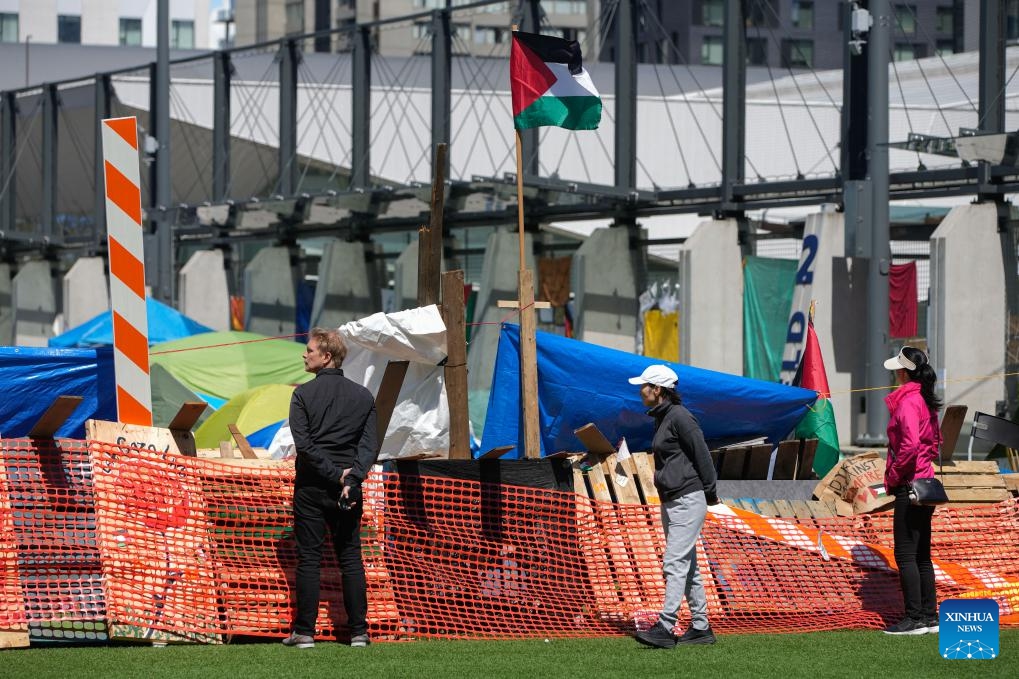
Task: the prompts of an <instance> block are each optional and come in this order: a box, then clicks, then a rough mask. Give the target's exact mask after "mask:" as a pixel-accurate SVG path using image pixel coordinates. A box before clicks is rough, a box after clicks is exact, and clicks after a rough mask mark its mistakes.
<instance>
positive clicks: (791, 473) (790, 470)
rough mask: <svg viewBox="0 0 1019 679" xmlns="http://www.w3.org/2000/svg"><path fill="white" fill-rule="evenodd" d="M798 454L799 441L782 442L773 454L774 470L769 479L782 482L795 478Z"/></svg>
mask: <svg viewBox="0 0 1019 679" xmlns="http://www.w3.org/2000/svg"><path fill="white" fill-rule="evenodd" d="M799 454H800V442H799V441H782V442H781V443H779V444H778V452H777V453H776V454H775V469H774V470H773V471H772V474H771V478H772V479H774V480H779V481H784V480H791V479H794V478H796V458H797V457H799Z"/></svg>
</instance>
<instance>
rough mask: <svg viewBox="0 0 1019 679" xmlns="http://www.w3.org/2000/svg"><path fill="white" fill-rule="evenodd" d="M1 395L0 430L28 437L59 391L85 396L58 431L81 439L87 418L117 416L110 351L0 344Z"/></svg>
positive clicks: (62, 394) (83, 435)
mask: <svg viewBox="0 0 1019 679" xmlns="http://www.w3.org/2000/svg"><path fill="white" fill-rule="evenodd" d="M0 371H2V374H3V376H4V378H3V379H4V397H3V398H2V399H0V435H2V436H3V438H20V437H23V436H27V435H28V432H29V430H31V429H32V426H33V425H34V424H35V423H36V421H38V419H39V418H40V417H42V415H43V413H45V412H46V409H47V408H49V407H50V405H51V404H52V403H53V401H54V400H55V399H56V398H57V397H58V396H65V395H66V396H82V397H84V399H85V400H84V401H82V403H81V405H79V406H78V408H77V409H76V410H75V411H74V413H72V414H71V417H70V418H69V419H68V420H67V422H65V423H64V426H62V427H61V428H60V429H59V430H58V431H57V434H56V435H57V436H59V437H67V438H77V439H83V438H85V420H87V419H93V418H95V419H100V420H111V421H114V422H115V421H116V420H117V403H116V398H115V396H114V395H115V394H116V387H115V382H114V376H113V350H112V349H110V348H105V347H104V348H97V349H43V348H34V347H0Z"/></svg>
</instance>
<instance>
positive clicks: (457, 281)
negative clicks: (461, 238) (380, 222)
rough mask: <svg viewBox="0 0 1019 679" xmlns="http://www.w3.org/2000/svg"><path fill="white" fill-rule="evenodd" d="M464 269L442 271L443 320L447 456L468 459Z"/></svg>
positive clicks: (469, 449)
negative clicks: (447, 426)
mask: <svg viewBox="0 0 1019 679" xmlns="http://www.w3.org/2000/svg"><path fill="white" fill-rule="evenodd" d="M464 316H465V312H464V272H463V269H456V270H455V271H446V272H444V273H443V274H442V322H443V323H444V324H445V325H446V365H444V366H443V368H442V373H443V377H444V378H445V380H446V400H447V402H448V403H449V459H451V460H469V459H471V433H470V418H469V416H468V412H467V336H466V325H465V318H464Z"/></svg>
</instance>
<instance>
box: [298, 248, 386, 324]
mask: <svg viewBox="0 0 1019 679" xmlns="http://www.w3.org/2000/svg"><path fill="white" fill-rule="evenodd" d="M369 248H371V245H370V244H369V245H366V244H365V243H349V242H347V241H342V240H339V239H333V240H331V241H329V242H328V243H326V245H325V247H324V248H323V249H322V259H321V261H320V262H319V265H318V285H316V286H315V301H314V303H313V304H312V307H311V326H312V327H315V326H320V327H323V328H338V327H340V326H341V325H343V324H344V323H347V322H349V321H354V320H357V319H359V318H364V317H365V316H370V315H371V314H374V313H378V312H379V311H381V310H382V299H381V297H382V296H381V289H382V285H381V282H380V280H379V276H378V268H377V267H376V266H375V265H374V263H370V262H368V261H366V258H365V255H366V254H367V252H368V250H369Z"/></svg>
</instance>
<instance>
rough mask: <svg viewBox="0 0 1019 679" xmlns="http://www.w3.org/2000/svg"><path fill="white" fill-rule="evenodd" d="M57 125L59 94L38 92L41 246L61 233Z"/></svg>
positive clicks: (54, 89)
mask: <svg viewBox="0 0 1019 679" xmlns="http://www.w3.org/2000/svg"><path fill="white" fill-rule="evenodd" d="M59 124H60V93H59V92H58V91H57V86H56V85H46V86H45V87H43V90H42V158H41V164H42V204H41V205H40V206H39V227H40V231H41V235H42V237H43V240H44V242H46V243H59V242H60V241H61V240H62V236H63V233H61V232H60V229H59V227H58V225H57V128H58V126H59Z"/></svg>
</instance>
